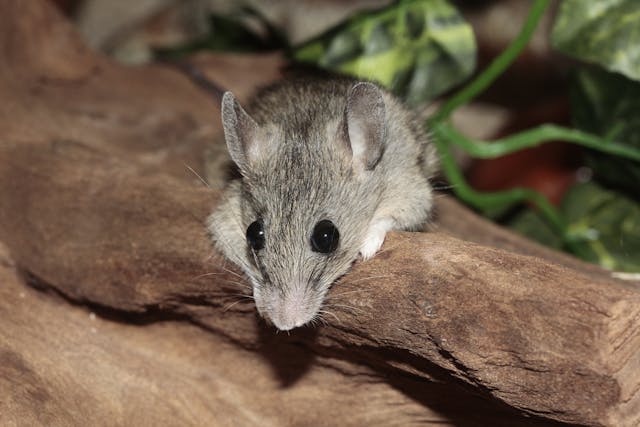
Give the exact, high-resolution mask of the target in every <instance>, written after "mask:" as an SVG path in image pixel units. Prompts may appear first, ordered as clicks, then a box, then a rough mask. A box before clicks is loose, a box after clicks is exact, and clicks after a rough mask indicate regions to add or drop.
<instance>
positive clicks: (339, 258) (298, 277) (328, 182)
mask: <svg viewBox="0 0 640 427" xmlns="http://www.w3.org/2000/svg"><path fill="white" fill-rule="evenodd" d="M222 121H223V127H224V133H225V140H226V142H227V147H228V150H229V153H230V155H231V158H232V160H233V161H234V163H235V164H236V165H237V167H238V169H239V171H240V174H241V178H240V179H236V180H233V181H231V182H230V183H229V184H228V186H227V188H226V189H225V191H224V194H223V197H222V199H221V201H220V203H219V204H218V206H217V207H216V209H215V211H214V212H213V213H212V214H211V216H210V217H209V219H208V228H209V231H210V233H211V236H212V238H213V239H214V241H215V243H216V245H217V247H218V248H219V250H221V251H222V253H223V254H224V255H225V256H226V257H227V258H229V259H230V260H231V261H232V262H233V263H235V264H236V265H238V266H239V267H240V268H241V269H242V270H243V271H244V272H245V273H246V275H247V276H248V277H249V279H250V281H251V283H252V286H253V293H254V299H255V302H256V307H257V310H258V312H259V313H260V314H261V315H262V316H263V317H264V318H266V319H268V320H269V321H270V322H271V323H273V324H274V325H275V326H276V327H277V328H278V329H280V330H289V329H292V328H295V327H298V326H301V325H303V324H306V323H307V322H309V321H311V320H312V319H314V318H315V317H317V316H318V315H319V312H320V311H321V309H322V304H323V301H324V298H325V295H326V293H327V291H328V290H329V288H330V287H331V285H332V284H333V282H334V281H335V280H336V279H337V278H339V277H340V276H342V275H343V274H344V273H346V272H347V271H348V269H349V268H350V266H351V265H352V263H353V262H354V261H355V260H356V259H357V258H358V256H359V255H360V256H361V257H362V258H363V259H368V258H371V257H372V256H374V255H375V253H376V252H377V251H378V249H379V248H380V246H381V245H382V243H383V241H384V237H385V235H386V233H387V232H388V231H390V230H413V229H420V228H421V227H422V226H423V225H424V223H425V222H426V221H427V220H428V218H429V214H430V211H431V207H432V200H433V196H432V188H431V186H430V184H429V178H430V177H432V176H433V175H434V174H435V172H436V169H437V160H436V154H435V148H434V146H433V144H431V143H429V141H428V139H427V137H426V135H425V132H424V130H423V121H422V120H420V118H419V117H417V116H416V114H415V113H414V112H413V111H411V110H410V109H408V108H407V107H405V106H404V105H403V104H402V103H401V102H400V101H399V100H398V99H397V98H395V97H394V96H393V95H391V94H390V93H389V92H387V91H386V90H384V89H382V88H380V87H379V86H377V85H375V84H373V83H369V82H358V81H355V80H351V79H347V78H329V79H311V80H309V79H307V80H305V79H296V80H293V81H283V82H281V83H277V84H275V85H272V86H270V87H267V88H265V89H263V90H261V91H260V92H258V93H257V95H256V96H255V97H254V98H253V100H252V102H250V103H249V104H248V106H247V108H246V110H245V109H244V108H243V107H242V106H241V105H240V104H239V103H238V101H237V100H236V99H235V97H234V96H233V95H232V94H231V93H230V92H227V93H225V95H224V97H223V101H222ZM258 219H260V220H261V221H262V225H263V229H264V247H263V248H262V249H260V250H253V249H252V248H251V247H250V245H248V243H247V237H246V233H247V228H248V227H249V225H250V224H251V223H253V222H254V221H256V220H258ZM324 219H326V220H330V221H331V222H332V223H333V224H334V225H335V227H336V228H337V229H338V231H339V239H338V246H337V248H336V249H335V251H333V252H331V253H318V252H315V251H314V250H313V249H312V246H311V243H310V239H311V235H312V233H313V230H314V227H315V226H316V224H317V223H318V222H319V221H321V220H324Z"/></svg>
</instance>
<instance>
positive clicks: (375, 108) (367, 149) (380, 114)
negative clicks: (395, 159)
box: [344, 82, 387, 170]
mask: <svg viewBox="0 0 640 427" xmlns="http://www.w3.org/2000/svg"><path fill="white" fill-rule="evenodd" d="M386 130H387V126H386V111H385V105H384V99H383V98H382V91H381V90H380V89H379V88H378V87H377V86H376V85H374V84H373V83H366V82H361V83H358V84H356V85H354V86H353V87H352V88H351V89H350V90H349V94H348V96H347V105H346V107H345V110H344V134H345V135H344V136H345V138H344V139H345V140H346V142H348V145H349V147H348V148H350V150H351V154H352V159H353V164H354V166H355V167H357V168H359V169H363V170H372V169H373V168H375V167H376V165H377V164H378V161H379V160H380V157H381V156H382V151H383V149H384V140H385V137H386Z"/></svg>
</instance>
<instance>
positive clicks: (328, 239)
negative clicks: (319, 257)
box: [311, 219, 340, 254]
mask: <svg viewBox="0 0 640 427" xmlns="http://www.w3.org/2000/svg"><path fill="white" fill-rule="evenodd" d="M339 239H340V233H338V229H337V228H336V226H335V225H333V223H332V222H331V221H329V220H328V219H323V220H322V221H320V222H319V223H317V224H316V226H315V227H314V228H313V234H312V235H311V249H313V251H314V252H320V253H323V254H327V253H329V252H333V251H335V250H336V248H337V247H338V240H339Z"/></svg>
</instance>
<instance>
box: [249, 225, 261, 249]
mask: <svg viewBox="0 0 640 427" xmlns="http://www.w3.org/2000/svg"><path fill="white" fill-rule="evenodd" d="M247 243H249V246H251V248H252V249H253V250H254V251H259V250H260V249H262V248H264V228H263V227H262V220H260V219H259V220H257V221H253V222H252V223H251V225H249V227H247Z"/></svg>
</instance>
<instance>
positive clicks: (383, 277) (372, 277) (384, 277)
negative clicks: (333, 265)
mask: <svg viewBox="0 0 640 427" xmlns="http://www.w3.org/2000/svg"><path fill="white" fill-rule="evenodd" d="M389 277H393V274H384V275H380V276H370V277H363V278H360V279H358V280H354V281H350V282H349V283H351V284H353V283H358V282H362V281H365V280H373V279H386V278H389Z"/></svg>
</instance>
